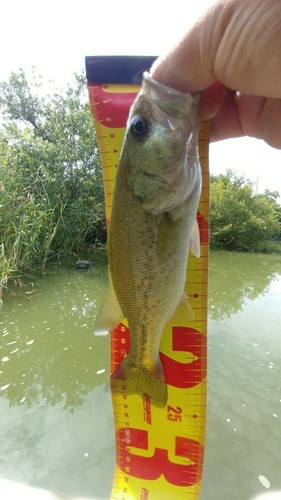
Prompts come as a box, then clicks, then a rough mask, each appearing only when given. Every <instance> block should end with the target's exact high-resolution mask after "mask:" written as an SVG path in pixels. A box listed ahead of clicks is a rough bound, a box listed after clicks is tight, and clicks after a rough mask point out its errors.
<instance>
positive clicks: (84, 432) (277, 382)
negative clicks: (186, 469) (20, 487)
mask: <svg viewBox="0 0 281 500" xmlns="http://www.w3.org/2000/svg"><path fill="white" fill-rule="evenodd" d="M106 274H107V267H106V259H105V257H104V256H103V255H97V256H96V257H95V258H94V261H93V265H92V267H91V268H90V270H89V271H76V270H75V269H73V267H72V266H71V267H69V268H62V267H60V266H58V265H51V264H50V265H49V266H48V269H47V274H46V275H45V276H44V278H37V279H36V280H35V279H34V283H33V286H31V285H30V286H27V287H24V288H23V289H22V290H21V291H20V292H19V291H17V295H15V296H12V295H11V296H9V297H5V303H4V308H3V310H2V311H1V313H0V314H1V316H0V339H1V342H0V478H1V477H2V478H6V479H9V480H14V481H20V482H23V483H27V484H32V485H34V486H40V487H45V488H49V489H51V490H53V491H57V492H59V493H62V494H66V495H85V496H88V497H91V498H95V499H99V498H109V495H110V490H111V481H112V471H113V464H114V454H115V451H114V435H113V419H112V414H111V402H110V395H109V393H108V392H106V390H105V389H104V386H105V382H106V381H107V379H108V375H109V374H108V357H109V354H108V349H109V344H108V338H107V337H95V336H94V335H93V332H92V329H93V322H94V317H95V315H96V312H97V307H98V305H99V303H100V301H101V297H102V293H103V289H104V286H105V282H106V279H107V276H106ZM280 303H281V258H280V256H263V255H255V254H230V253H225V252H218V253H214V254H212V255H211V258H210V302H209V304H210V319H209V341H208V342H209V344H208V346H209V351H208V425H207V443H206V455H205V467H204V476H203V486H202V495H201V500H212V499H216V500H226V499H227V500H249V499H250V498H252V497H253V496H254V495H257V494H261V493H262V492H265V491H268V490H269V491H270V490H276V489H281V477H280V476H281V475H280V470H281V361H280V349H281V339H280V332H281V315H280ZM0 498H1V495H0Z"/></svg>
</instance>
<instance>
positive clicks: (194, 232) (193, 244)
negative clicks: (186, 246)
mask: <svg viewBox="0 0 281 500" xmlns="http://www.w3.org/2000/svg"><path fill="white" fill-rule="evenodd" d="M190 250H191V251H192V253H193V254H194V255H195V257H198V258H199V257H200V232H199V226H198V222H197V219H195V221H194V223H193V226H192V229H191V237H190Z"/></svg>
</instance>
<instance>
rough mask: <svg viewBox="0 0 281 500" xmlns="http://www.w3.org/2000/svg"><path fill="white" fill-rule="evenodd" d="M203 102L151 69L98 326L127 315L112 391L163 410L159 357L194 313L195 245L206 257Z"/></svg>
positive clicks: (115, 210)
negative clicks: (179, 318) (189, 276)
mask: <svg viewBox="0 0 281 500" xmlns="http://www.w3.org/2000/svg"><path fill="white" fill-rule="evenodd" d="M199 101H200V94H198V93H196V94H190V93H183V92H180V91H177V90H175V89H172V88H169V87H167V86H165V85H163V84H160V83H159V82H157V81H156V80H154V79H153V78H152V77H151V76H150V74H149V73H148V72H145V73H144V74H143V80H142V86H141V89H140V91H139V93H138V94H137V96H136V99H135V101H134V103H133V105H132V107H131V109H130V112H129V116H128V121H127V125H126V130H125V135H124V140H123V145H122V149H121V155H120V161H119V164H118V168H117V174H116V180H115V188H114V194H113V204H112V215H111V221H110V226H109V236H108V243H107V244H108V248H107V250H108V261H109V276H110V279H109V284H108V288H107V290H106V292H105V295H104V299H103V302H102V304H101V307H100V310H99V313H98V315H97V318H96V321H95V326H94V330H95V333H96V334H97V335H103V334H105V333H108V332H110V331H112V330H113V329H114V328H115V327H116V326H117V325H118V324H119V323H120V322H121V321H124V318H126V319H127V321H128V327H129V331H130V339H131V347H130V351H129V353H128V354H127V356H126V357H125V358H124V359H123V361H122V362H121V364H120V365H119V366H118V368H117V370H116V371H115V372H114V373H113V375H112V377H111V388H112V390H113V391H115V392H117V393H118V392H122V390H124V386H125V387H126V393H127V394H139V395H140V396H143V394H146V395H148V396H149V397H150V401H151V404H152V405H154V406H156V407H159V408H163V407H165V406H166V404H167V400H168V387H167V383H166V380H165V373H164V369H163V366H162V363H161V360H160V355H159V350H160V342H161V337H162V333H163V330H164V328H165V325H166V324H167V323H168V322H169V321H171V319H172V318H173V317H176V315H177V314H178V312H179V311H180V314H186V318H189V319H191V318H193V317H194V316H193V313H192V311H191V307H190V304H189V302H188V298H187V296H186V294H185V291H184V288H185V281H186V270H187V256H188V252H189V250H191V251H192V252H193V253H194V255H196V256H197V257H199V256H200V235H199V228H198V224H197V219H196V215H197V209H198V204H199V199H200V194H201V180H202V175H201V168H200V162H199V157H198V131H199ZM122 388H123V389H122Z"/></svg>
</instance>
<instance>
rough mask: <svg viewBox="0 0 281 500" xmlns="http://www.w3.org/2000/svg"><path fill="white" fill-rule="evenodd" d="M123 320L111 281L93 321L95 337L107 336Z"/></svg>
mask: <svg viewBox="0 0 281 500" xmlns="http://www.w3.org/2000/svg"><path fill="white" fill-rule="evenodd" d="M123 318H124V314H123V312H122V309H121V307H120V305H119V302H118V299H117V297H116V294H115V291H114V288H113V284H112V280H110V281H109V284H108V288H107V290H106V292H105V294H104V297H103V301H102V304H101V307H100V310H99V312H98V315H97V318H96V321H95V325H94V333H95V335H107V334H108V333H110V332H111V331H112V330H113V328H115V327H116V326H117V325H118V324H119V323H120V321H122V319H123Z"/></svg>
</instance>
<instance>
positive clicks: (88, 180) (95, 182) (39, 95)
mask: <svg viewBox="0 0 281 500" xmlns="http://www.w3.org/2000/svg"><path fill="white" fill-rule="evenodd" d="M43 90H44V89H43V85H42V79H41V78H40V77H38V76H37V75H36V74H35V72H33V75H32V78H31V79H30V80H28V78H27V76H26V74H25V73H24V72H23V71H22V70H20V71H19V72H18V73H12V74H11V76H10V78H9V81H8V82H2V83H0V112H1V115H2V126H1V128H0V210H1V212H0V266H1V269H2V278H1V277H0V280H2V284H3V283H4V282H5V281H6V280H7V279H8V278H9V277H17V276H19V275H20V273H21V272H22V271H23V270H29V269H30V268H31V267H32V266H33V265H34V264H40V265H41V266H42V267H44V265H45V263H46V260H47V259H48V258H50V257H52V256H55V255H62V256H67V255H71V254H73V253H75V254H76V255H77V254H78V253H79V251H81V248H82V247H83V245H85V244H88V245H89V244H96V243H104V241H105V238H106V229H105V213H104V194H103V185H102V172H101V165H100V158H99V153H98V147H97V142H96V137H95V133H94V128H93V122H92V115H91V111H90V107H89V104H88V98H87V96H86V95H85V92H86V82H85V78H84V76H83V75H82V76H79V75H75V82H74V85H73V86H70V85H68V87H67V88H66V89H64V90H61V91H59V92H58V91H57V92H56V93H54V94H52V95H44V93H43ZM0 123H1V122H0ZM3 270H5V271H3ZM0 276H1V273H0ZM0 286H1V281H0Z"/></svg>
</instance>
